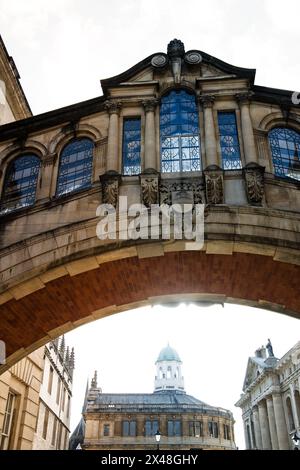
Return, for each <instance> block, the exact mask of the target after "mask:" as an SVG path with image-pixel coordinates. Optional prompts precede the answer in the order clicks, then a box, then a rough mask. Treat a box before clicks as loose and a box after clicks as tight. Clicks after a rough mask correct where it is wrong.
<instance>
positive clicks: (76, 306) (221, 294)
mask: <svg viewBox="0 0 300 470" xmlns="http://www.w3.org/2000/svg"><path fill="white" fill-rule="evenodd" d="M183 245H184V244H183V243H182V242H180V241H177V242H174V241H173V242H168V243H166V244H165V245H163V244H162V243H160V242H158V243H155V244H154V243H148V244H141V245H134V246H127V247H123V248H119V249H115V250H111V251H109V252H105V253H102V254H98V255H97V254H95V255H93V256H81V257H79V258H78V259H76V260H74V261H71V262H64V263H61V264H60V265H59V266H56V267H54V268H51V269H47V270H46V271H45V270H44V271H43V270H42V268H40V269H38V268H36V269H35V276H32V277H31V278H30V279H29V280H26V281H25V282H20V280H19V282H18V283H17V284H15V285H13V286H11V287H10V288H9V289H8V290H7V291H6V292H5V293H3V294H2V295H1V297H0V300H1V303H2V305H1V306H0V329H1V332H2V337H3V339H4V340H5V343H6V347H7V361H6V364H5V365H3V366H2V367H1V369H0V372H3V371H4V370H6V369H7V368H8V367H10V366H11V365H13V364H14V363H15V362H17V361H18V360H19V359H20V358H22V357H24V356H25V355H27V354H28V353H30V352H31V351H33V350H35V349H36V348H37V347H40V346H41V345H43V344H45V343H47V342H48V341H50V340H51V339H53V338H55V337H57V336H58V335H60V334H62V333H65V332H67V331H70V330H72V329H74V328H76V327H78V326H81V325H82V324H84V323H88V322H91V321H93V320H96V319H99V318H103V317H105V316H108V315H111V314H115V313H118V312H122V311H124V310H129V309H133V308H137V307H140V306H142V305H149V304H155V303H161V302H175V301H182V300H186V301H193V302H216V303H224V302H229V303H237V304H241V305H248V306H254V307H260V308H265V309H269V310H273V311H276V312H280V313H284V314H287V315H290V316H294V317H296V318H300V295H299V278H300V266H299V265H297V264H293V262H292V261H293V260H292V259H291V262H287V260H285V262H283V261H280V260H277V259H276V257H275V256H274V247H271V246H269V247H268V246H264V247H262V246H261V245H258V244H256V245H255V244H253V243H252V244H250V243H238V244H234V243H233V242H228V241H227V242H225V241H222V242H217V241H211V242H206V243H205V246H204V249H203V250H201V251H185V250H183ZM32 272H34V270H33V271H32Z"/></svg>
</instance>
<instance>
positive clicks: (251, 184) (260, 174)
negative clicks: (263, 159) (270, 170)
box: [243, 162, 265, 204]
mask: <svg viewBox="0 0 300 470" xmlns="http://www.w3.org/2000/svg"><path fill="white" fill-rule="evenodd" d="M264 173H265V167H264V166H261V165H258V164H257V163H254V162H253V163H252V162H251V163H248V164H247V165H246V166H245V167H244V168H243V174H244V178H245V182H246V192H247V197H248V202H250V204H261V203H262V199H263V197H264V194H265V190H264Z"/></svg>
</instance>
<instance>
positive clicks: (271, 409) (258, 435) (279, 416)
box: [236, 342, 300, 450]
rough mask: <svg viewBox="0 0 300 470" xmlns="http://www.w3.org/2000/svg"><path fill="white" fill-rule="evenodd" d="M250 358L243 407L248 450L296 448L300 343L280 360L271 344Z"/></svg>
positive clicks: (240, 404) (240, 402)
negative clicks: (267, 350) (294, 439)
mask: <svg viewBox="0 0 300 470" xmlns="http://www.w3.org/2000/svg"><path fill="white" fill-rule="evenodd" d="M267 346H268V349H269V352H268V356H267V353H266V348H265V347H261V348H259V349H257V351H255V356H254V357H250V358H249V360H248V365H247V371H246V376H245V381H244V385H243V393H242V395H241V397H240V399H239V400H238V402H237V403H236V406H238V407H240V408H241V409H242V413H243V421H244V430H245V441H246V447H247V449H272V450H288V449H294V447H295V443H294V441H293V437H294V436H295V433H296V434H297V435H299V438H300V342H298V343H296V344H295V346H293V348H292V349H290V351H288V352H287V353H286V354H285V355H284V356H283V357H282V358H281V359H278V358H276V357H275V356H274V353H273V349H272V347H271V345H270V342H269V343H268V345H267Z"/></svg>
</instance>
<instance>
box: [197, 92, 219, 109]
mask: <svg viewBox="0 0 300 470" xmlns="http://www.w3.org/2000/svg"><path fill="white" fill-rule="evenodd" d="M215 99H216V97H215V95H210V94H207V95H200V96H199V103H201V104H202V106H203V108H212V107H213V104H214V102H215Z"/></svg>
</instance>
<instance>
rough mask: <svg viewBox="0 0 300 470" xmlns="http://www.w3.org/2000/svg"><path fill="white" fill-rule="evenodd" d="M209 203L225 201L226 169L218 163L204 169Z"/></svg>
mask: <svg viewBox="0 0 300 470" xmlns="http://www.w3.org/2000/svg"><path fill="white" fill-rule="evenodd" d="M203 173H204V179H205V191H206V202H207V204H223V203H224V170H222V168H220V167H219V166H217V165H210V166H208V167H207V168H206V169H205V170H204V171H203Z"/></svg>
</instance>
